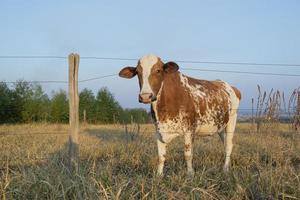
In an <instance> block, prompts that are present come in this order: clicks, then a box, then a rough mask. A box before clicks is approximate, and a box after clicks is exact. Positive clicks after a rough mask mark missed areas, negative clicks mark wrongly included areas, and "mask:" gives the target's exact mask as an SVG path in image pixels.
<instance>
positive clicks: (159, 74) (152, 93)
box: [119, 55, 179, 104]
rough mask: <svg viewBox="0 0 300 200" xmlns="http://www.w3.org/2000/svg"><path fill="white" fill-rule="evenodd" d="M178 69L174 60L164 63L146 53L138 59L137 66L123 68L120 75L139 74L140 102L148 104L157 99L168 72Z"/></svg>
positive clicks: (132, 75)
mask: <svg viewBox="0 0 300 200" xmlns="http://www.w3.org/2000/svg"><path fill="white" fill-rule="evenodd" d="M178 69H179V67H178V65H177V64H176V63H174V62H168V63H166V64H164V63H163V62H162V61H161V59H160V58H159V57H157V56H154V55H146V56H144V57H142V58H141V59H140V60H139V61H138V64H137V66H136V67H125V68H123V69H122V70H121V71H120V72H119V76H120V77H123V78H132V77H134V76H135V75H138V78H139V85H140V94H139V102H141V103H145V104H147V103H151V102H153V101H155V100H156V96H157V94H158V92H159V90H160V88H161V84H162V82H163V80H164V77H165V76H166V75H167V74H170V73H173V72H176V71H177V70H178Z"/></svg>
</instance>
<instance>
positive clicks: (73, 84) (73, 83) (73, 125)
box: [68, 53, 79, 172]
mask: <svg viewBox="0 0 300 200" xmlns="http://www.w3.org/2000/svg"><path fill="white" fill-rule="evenodd" d="M78 68H79V55H78V54H73V53H72V54H70V55H69V123H70V136H69V163H68V164H69V166H68V167H69V170H70V172H77V170H78V157H79V155H78V154H79V144H78V134H79V96H78Z"/></svg>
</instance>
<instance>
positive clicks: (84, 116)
mask: <svg viewBox="0 0 300 200" xmlns="http://www.w3.org/2000/svg"><path fill="white" fill-rule="evenodd" d="M83 122H84V124H86V109H84V110H83Z"/></svg>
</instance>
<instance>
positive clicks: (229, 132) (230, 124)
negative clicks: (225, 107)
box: [224, 113, 237, 172]
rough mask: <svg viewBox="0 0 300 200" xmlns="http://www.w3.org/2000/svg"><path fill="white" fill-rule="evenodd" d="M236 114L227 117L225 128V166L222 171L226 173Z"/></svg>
mask: <svg viewBox="0 0 300 200" xmlns="http://www.w3.org/2000/svg"><path fill="white" fill-rule="evenodd" d="M236 119H237V114H236V113H235V114H233V115H231V116H230V117H229V121H228V124H227V127H226V128H225V132H226V137H225V164H224V171H225V172H227V171H228V169H229V163H230V155H231V152H232V146H233V144H232V139H233V135H234V130H235V125H236Z"/></svg>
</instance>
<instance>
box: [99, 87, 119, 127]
mask: <svg viewBox="0 0 300 200" xmlns="http://www.w3.org/2000/svg"><path fill="white" fill-rule="evenodd" d="M95 108H96V119H97V121H98V122H100V123H113V122H114V121H115V122H116V121H119V120H120V113H121V112H122V108H121V106H120V105H119V103H118V102H117V101H116V100H115V98H114V96H113V95H112V93H111V92H110V91H109V90H108V89H107V88H101V89H100V90H99V91H98V93H97V97H96V106H95Z"/></svg>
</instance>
